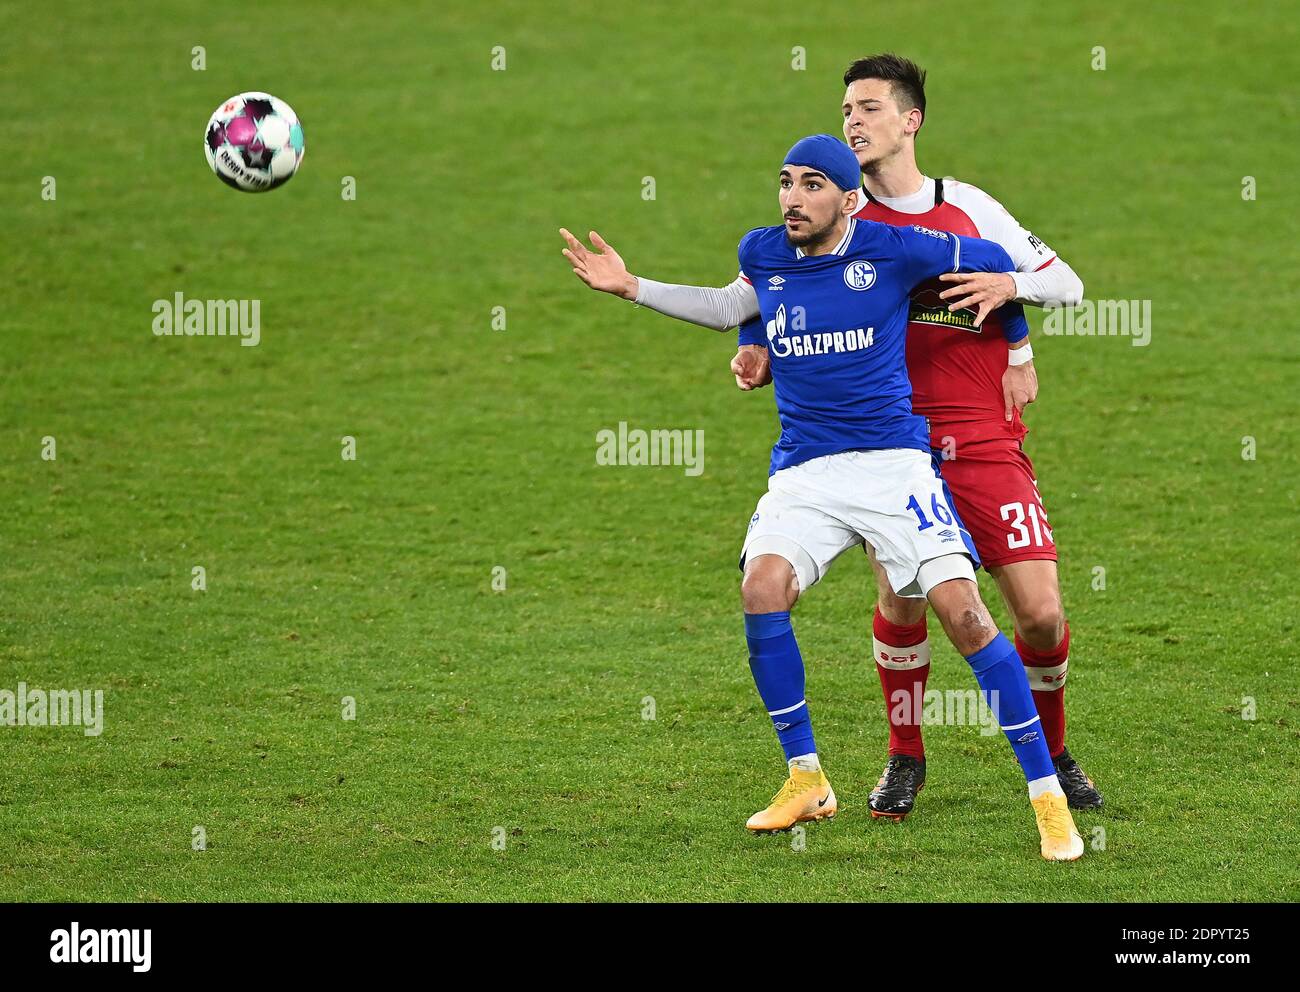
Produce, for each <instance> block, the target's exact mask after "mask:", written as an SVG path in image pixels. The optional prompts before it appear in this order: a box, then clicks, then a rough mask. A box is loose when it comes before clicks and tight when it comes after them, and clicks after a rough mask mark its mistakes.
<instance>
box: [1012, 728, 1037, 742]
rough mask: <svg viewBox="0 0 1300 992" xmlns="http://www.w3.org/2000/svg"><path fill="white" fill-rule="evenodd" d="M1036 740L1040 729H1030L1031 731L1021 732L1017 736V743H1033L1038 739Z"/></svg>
mask: <svg viewBox="0 0 1300 992" xmlns="http://www.w3.org/2000/svg"><path fill="white" fill-rule="evenodd" d="M1036 740H1038V731H1037V730H1031V731H1029V733H1027V734H1021V735H1020V736H1019V737H1017V738H1016V743H1017V744H1031V743H1033V742H1034V741H1036Z"/></svg>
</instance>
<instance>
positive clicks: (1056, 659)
mask: <svg viewBox="0 0 1300 992" xmlns="http://www.w3.org/2000/svg"><path fill="white" fill-rule="evenodd" d="M1016 651H1017V652H1019V654H1020V660H1021V661H1023V662H1024V663H1025V675H1027V676H1028V677H1029V688H1030V689H1032V690H1033V693H1034V705H1035V706H1037V707H1038V715H1039V717H1040V718H1042V721H1043V737H1044V738H1046V740H1047V750H1048V751H1050V752H1051V754H1052V757H1053V758H1055V757H1056V756H1057V755H1059V754H1060V753H1061V752H1062V751H1063V750H1065V676H1066V672H1067V670H1068V668H1069V661H1068V659H1069V657H1070V625H1069V624H1068V623H1067V624H1066V625H1065V633H1064V634H1062V635H1061V643H1060V644H1058V645H1056V647H1054V648H1052V649H1051V650H1050V651H1039V650H1037V649H1036V648H1031V647H1030V646H1029V645H1028V644H1026V643H1025V642H1024V641H1022V640H1021V639H1020V635H1019V634H1016Z"/></svg>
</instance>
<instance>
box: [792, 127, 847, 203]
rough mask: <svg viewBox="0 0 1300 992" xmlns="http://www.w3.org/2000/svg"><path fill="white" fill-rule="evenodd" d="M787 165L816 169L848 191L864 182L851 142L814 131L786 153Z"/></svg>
mask: <svg viewBox="0 0 1300 992" xmlns="http://www.w3.org/2000/svg"><path fill="white" fill-rule="evenodd" d="M785 164H786V165H802V166H803V167H804V168H805V169H816V170H817V171H818V172H820V173H821V174H822V175H824V176H825V177H826V178H827V179H829V180H830V181H831V182H833V183H834V184H835V185H836V186H838V187H839V188H840V189H842V190H844V192H846V193H847V192H848V191H849V190H851V189H857V188H858V187H859V186H861V185H862V169H861V167H859V165H858V157H857V156H856V155H854V154H853V150H852V149H850V148H849V146H848V145H846V144H845V143H844V142H842V141H841V140H840V139H839V138H833V137H831V136H830V135H829V134H813V135H809V136H808V137H807V138H801V139H800V140H799V141H796V142H795V143H794V147H793V148H791V149H790V150H789V151H788V152H786V156H785Z"/></svg>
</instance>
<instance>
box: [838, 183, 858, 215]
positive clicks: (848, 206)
mask: <svg viewBox="0 0 1300 992" xmlns="http://www.w3.org/2000/svg"><path fill="white" fill-rule="evenodd" d="M857 212H858V191H857V190H855V189H851V190H849V191H848V192H847V193H845V194H844V202H842V203H841V204H840V213H842V214H843V215H844V216H845V217H852V216H853V215H854V214H856V213H857Z"/></svg>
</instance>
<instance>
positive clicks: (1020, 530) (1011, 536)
mask: <svg viewBox="0 0 1300 992" xmlns="http://www.w3.org/2000/svg"><path fill="white" fill-rule="evenodd" d="M998 513H1000V514H1001V515H1002V519H1003V520H1005V521H1007V522H1008V523H1009V524H1010V525H1011V530H1010V531H1008V532H1007V547H1008V548H1011V549H1013V550H1014V549H1015V548H1027V547H1028V546H1029V544H1030V543H1031V542H1030V536H1029V528H1030V526H1032V527H1033V529H1034V534H1033V541H1032V543H1033V544H1034V545H1036V546H1037V547H1040V548H1041V547H1043V543H1044V542H1043V535H1044V534H1046V535H1047V540H1049V541H1050V540H1052V531H1051V528H1050V527H1048V526H1047V511H1045V510H1044V509H1043V507H1042V506H1041V505H1040V504H1038V503H1003V504H1002V505H1001V506H1000V507H998ZM1026 517H1028V519H1029V524H1026V523H1025V518H1026Z"/></svg>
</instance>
